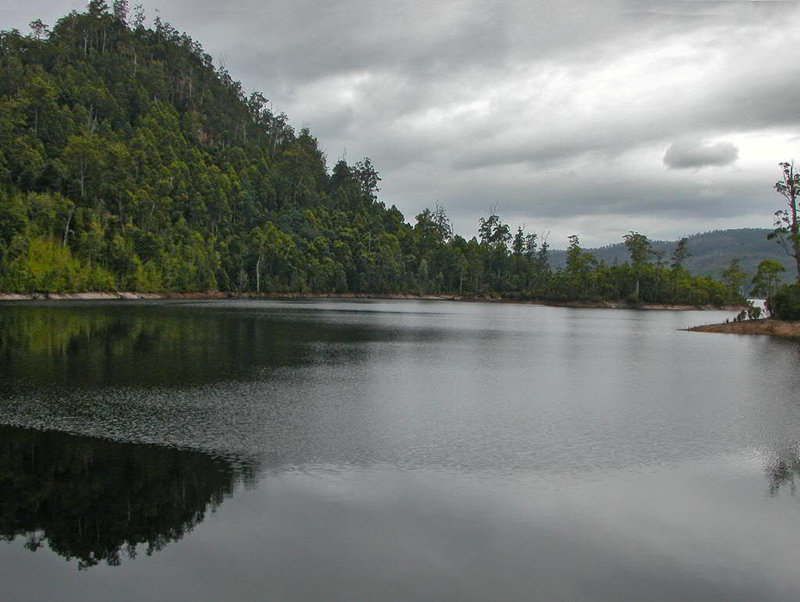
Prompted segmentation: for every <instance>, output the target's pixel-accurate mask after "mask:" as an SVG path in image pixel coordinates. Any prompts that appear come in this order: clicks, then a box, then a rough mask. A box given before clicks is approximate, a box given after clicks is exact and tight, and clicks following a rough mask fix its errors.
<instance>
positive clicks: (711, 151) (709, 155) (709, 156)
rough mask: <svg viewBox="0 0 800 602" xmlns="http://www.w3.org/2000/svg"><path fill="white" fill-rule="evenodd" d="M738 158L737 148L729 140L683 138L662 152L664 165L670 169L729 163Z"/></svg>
mask: <svg viewBox="0 0 800 602" xmlns="http://www.w3.org/2000/svg"><path fill="white" fill-rule="evenodd" d="M738 158H739V149H738V148H736V147H735V146H734V145H733V144H731V143H730V142H705V141H703V140H684V141H682V142H674V143H673V144H671V145H670V147H669V148H668V149H667V152H666V153H665V154H664V165H666V166H667V167H669V168H670V169H697V168H700V167H710V166H720V165H730V164H731V163H733V162H734V161H736V159H738Z"/></svg>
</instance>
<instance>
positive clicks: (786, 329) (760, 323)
mask: <svg viewBox="0 0 800 602" xmlns="http://www.w3.org/2000/svg"><path fill="white" fill-rule="evenodd" d="M686 330H688V331H691V332H719V333H723V334H761V335H764V334H765V335H770V336H776V337H790V338H800V322H784V321H783V320H773V319H772V318H763V319H761V320H744V321H742V322H726V323H724V324H704V325H702V326H692V327H691V328H687V329H686Z"/></svg>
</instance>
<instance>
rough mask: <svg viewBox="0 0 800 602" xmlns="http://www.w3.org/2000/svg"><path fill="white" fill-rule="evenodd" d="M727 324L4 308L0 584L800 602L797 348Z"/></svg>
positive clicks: (225, 304) (350, 310) (84, 590)
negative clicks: (729, 331)
mask: <svg viewBox="0 0 800 602" xmlns="http://www.w3.org/2000/svg"><path fill="white" fill-rule="evenodd" d="M732 315H733V314H731V313H724V312H694V311H691V312H670V311H627V310H600V309H571V308H554V307H541V306H533V305H513V304H490V303H457V302H447V301H308V302H300V301H298V302H278V301H244V300H241V301H239V300H232V301H202V302H198V301H191V302H188V301H148V302H123V301H113V302H51V303H44V302H43V303H20V304H17V303H5V304H3V305H0V485H1V487H0V491H2V495H0V598H6V599H12V600H37V601H38V600H46V599H59V600H81V601H85V600H110V599H113V600H131V601H133V600H137V601H138V600H209V601H210V600H256V599H258V600H309V601H311V600H342V601H344V600H347V601H355V600H365V601H366V600H533V599H536V600H570V601H580V600H609V601H611V600H614V601H616V600H648V601H653V600H679V599H680V600H726V601H731V600H759V601H762V600H792V601H794V600H797V599H799V598H800V571H798V570H797V567H798V561H800V552H798V544H797V533H798V532H800V498H798V497H797V495H796V492H795V485H796V481H797V480H800V455H799V454H798V443H800V395H798V391H800V387H799V386H798V385H800V371H798V370H797V365H798V359H800V346H798V343H796V342H793V341H788V340H779V339H771V338H766V337H746V336H741V337H740V336H733V335H716V334H705V333H692V332H685V331H681V330H679V329H681V328H685V327H687V326H691V325H696V324H702V323H708V322H719V321H723V320H724V319H725V318H729V317H732Z"/></svg>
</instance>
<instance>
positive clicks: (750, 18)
mask: <svg viewBox="0 0 800 602" xmlns="http://www.w3.org/2000/svg"><path fill="white" fill-rule="evenodd" d="M54 4H55V5H54ZM76 5H77V6H80V3H72V2H64V3H61V4H58V3H51V2H47V3H45V2H44V1H43V0H32V1H28V2H24V3H23V2H21V1H19V0H11V1H10V2H9V3H6V6H5V7H3V8H0V18H2V19H3V21H4V22H5V23H8V24H9V26H17V27H24V25H25V24H26V23H27V22H28V21H30V20H31V19H33V18H35V17H42V18H44V19H45V20H46V21H47V20H48V19H49V20H50V22H52V20H53V18H55V16H57V15H60V14H64V13H65V12H67V11H68V10H70V9H71V8H73V7H75V6H76ZM146 8H147V10H148V12H149V14H150V15H151V16H154V14H155V8H158V10H159V14H160V16H161V17H162V18H164V19H167V20H168V21H170V22H171V23H172V24H173V25H175V26H176V27H177V28H178V29H180V30H186V31H188V32H189V33H190V34H191V35H192V36H193V37H194V38H196V39H198V40H199V41H200V42H201V43H202V44H203V45H204V46H205V48H206V50H207V51H208V52H209V53H210V54H211V55H212V56H214V57H215V58H220V57H224V59H225V62H226V65H227V68H228V69H229V71H230V72H231V73H232V75H233V76H234V77H236V78H237V79H240V80H241V81H242V82H243V84H244V86H245V88H246V89H251V90H252V89H259V90H263V91H264V92H265V93H266V95H267V96H268V97H269V98H270V99H271V101H272V102H273V104H274V106H275V108H276V109H277V110H282V111H286V113H288V115H289V116H290V118H291V119H292V120H293V123H294V124H295V125H297V126H298V127H299V126H302V125H309V126H310V127H311V129H312V132H313V133H314V134H315V135H316V136H317V137H318V138H319V140H320V144H321V145H322V147H323V148H324V149H325V150H326V152H327V155H328V157H329V162H331V163H332V162H333V161H335V160H336V159H338V158H339V157H342V156H346V158H347V159H348V160H350V161H356V160H358V159H360V158H361V157H363V156H370V157H371V158H372V160H373V162H374V163H375V164H376V166H377V168H378V170H379V171H380V173H381V176H382V178H383V182H382V190H383V199H384V200H385V201H387V202H388V203H395V204H397V206H398V207H399V208H400V209H401V210H402V211H403V212H404V213H405V214H406V216H407V217H409V218H413V216H414V215H415V214H416V213H418V212H419V211H421V210H422V209H423V208H424V207H425V206H432V205H433V203H434V202H435V201H437V200H438V201H440V202H442V203H443V204H444V205H445V207H446V208H447V209H448V213H449V214H450V215H451V217H452V218H453V219H454V221H455V224H456V228H457V229H458V230H459V231H460V232H461V233H463V234H465V235H468V236H471V235H473V234H474V232H475V224H476V222H477V219H478V217H479V216H480V215H481V214H483V213H485V211H486V210H487V208H488V207H490V206H492V205H494V204H495V203H497V205H498V207H499V211H500V213H501V216H502V217H503V218H504V219H506V220H507V221H509V222H511V223H512V224H513V225H517V224H521V223H525V225H526V227H527V228H529V229H530V230H532V231H537V232H542V231H547V230H550V231H551V241H552V242H553V244H554V245H555V246H563V244H564V239H565V238H566V235H567V234H569V233H571V232H577V233H578V234H579V235H580V236H581V240H582V241H584V242H585V243H586V244H603V243H607V242H615V241H617V240H619V239H620V237H621V236H622V235H623V234H624V233H625V232H627V231H628V230H630V229H635V230H639V231H643V232H646V233H647V234H648V235H650V236H651V237H653V238H666V237H668V238H673V237H678V236H682V235H684V234H689V233H692V232H695V231H703V230H708V229H711V228H716V227H738V226H764V225H769V224H771V215H772V213H773V211H774V209H775V207H776V206H777V205H778V200H777V199H775V198H772V194H771V189H770V186H771V184H772V182H773V181H774V180H775V179H776V177H777V176H778V175H779V171H778V167H777V163H778V162H779V161H782V160H788V159H791V158H792V157H796V156H797V155H798V153H797V151H796V149H797V135H798V130H800V113H798V112H797V111H796V108H795V106H794V105H795V100H796V98H797V96H798V85H800V84H798V83H797V82H798V81H800V78H798V75H799V74H798V71H800V67H798V61H797V60H795V58H796V57H795V56H794V54H796V52H797V51H796V50H795V48H796V42H795V40H794V37H795V35H794V32H795V31H797V28H798V26H800V8H798V7H797V6H796V5H795V4H794V3H772V2H753V3H744V2H672V1H664V2H657V1H655V0H636V1H634V0H630V1H624V0H612V1H610V2H603V3H598V2H594V1H589V0H575V1H574V2H571V3H568V4H564V3H555V2H551V1H547V2H545V1H543V0H533V1H531V2H527V3H519V2H512V1H510V0H507V1H506V0H448V1H445V2H429V1H422V0H407V1H405V2H400V3H375V2H372V1H368V0H340V1H338V2H336V3H330V2H327V1H323V0H273V1H272V2H270V3H263V2H262V1H260V0H238V1H237V0H233V1H231V2H229V3H227V4H225V5H222V4H219V3H217V2H216V1H211V0H171V1H169V2H161V3H148V6H147V7H146ZM664 149H668V150H667V152H666V154H665V153H664ZM701 167H709V169H698V168H701ZM690 168H691V169H690Z"/></svg>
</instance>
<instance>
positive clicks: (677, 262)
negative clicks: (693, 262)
mask: <svg viewBox="0 0 800 602" xmlns="http://www.w3.org/2000/svg"><path fill="white" fill-rule="evenodd" d="M689 255H691V253H689V239H688V238H686V237H685V236H684V237H683V238H681V239H680V240H679V241H678V244H677V245H675V251H674V252H673V253H672V258H671V259H670V267H671V268H672V270H673V271H675V272H677V271H679V270H680V269H681V268H683V262H684V261H686V258H687V257H689Z"/></svg>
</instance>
